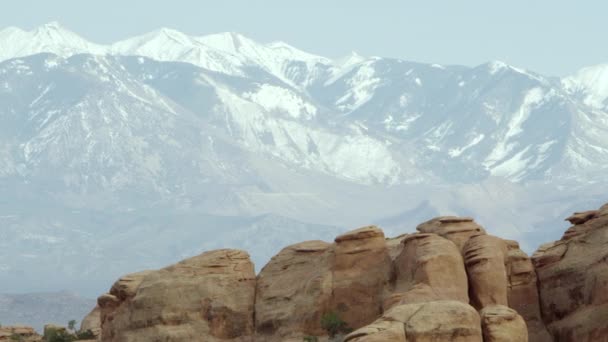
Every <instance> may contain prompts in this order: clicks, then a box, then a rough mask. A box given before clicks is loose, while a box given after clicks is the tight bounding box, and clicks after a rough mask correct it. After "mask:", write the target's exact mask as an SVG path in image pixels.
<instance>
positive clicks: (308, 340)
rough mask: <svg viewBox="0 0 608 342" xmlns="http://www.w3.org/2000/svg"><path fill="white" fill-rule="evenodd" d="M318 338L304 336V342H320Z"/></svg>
mask: <svg viewBox="0 0 608 342" xmlns="http://www.w3.org/2000/svg"><path fill="white" fill-rule="evenodd" d="M318 341H319V339H318V338H317V336H304V342H318Z"/></svg>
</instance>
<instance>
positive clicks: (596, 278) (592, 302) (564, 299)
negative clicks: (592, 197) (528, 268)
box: [532, 205, 608, 342]
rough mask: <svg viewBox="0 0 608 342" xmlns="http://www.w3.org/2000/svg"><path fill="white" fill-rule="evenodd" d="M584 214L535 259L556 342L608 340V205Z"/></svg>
mask: <svg viewBox="0 0 608 342" xmlns="http://www.w3.org/2000/svg"><path fill="white" fill-rule="evenodd" d="M587 213H589V212H587ZM574 216H581V215H579V214H575V215H574ZM583 216H585V219H576V220H571V222H573V223H575V225H574V226H572V227H570V228H569V229H568V230H567V231H566V232H565V233H564V236H563V237H562V239H561V240H559V241H555V242H552V243H548V244H545V245H543V246H541V247H540V248H539V249H538V251H536V253H534V255H533V257H532V260H533V262H534V266H535V267H536V273H537V274H538V280H539V290H540V304H541V309H542V312H543V319H544V321H545V323H546V324H547V328H548V329H549V331H550V332H551V334H552V335H553V336H554V337H555V340H556V341H583V342H585V341H608V323H607V322H608V290H607V289H608V261H607V260H608V205H604V206H603V207H602V208H600V209H599V210H596V211H593V215H583ZM569 219H570V218H569Z"/></svg>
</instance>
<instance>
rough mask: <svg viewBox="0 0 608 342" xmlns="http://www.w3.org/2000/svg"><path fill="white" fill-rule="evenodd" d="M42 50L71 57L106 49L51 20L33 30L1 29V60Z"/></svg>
mask: <svg viewBox="0 0 608 342" xmlns="http://www.w3.org/2000/svg"><path fill="white" fill-rule="evenodd" d="M41 52H48V53H53V54H56V55H59V56H63V57H69V56H72V55H74V54H78V53H91V54H103V53H105V52H106V49H105V47H104V46H101V45H97V44H93V43H90V42H88V41H86V40H85V39H83V38H81V37H80V36H78V35H77V34H75V33H74V32H72V31H69V30H68V29H66V28H64V27H62V26H61V25H59V23H57V22H50V23H48V24H46V25H42V26H40V27H38V28H36V29H34V30H31V31H24V30H21V29H19V28H16V27H9V28H6V29H4V30H2V31H0V61H4V60H7V59H11V58H16V57H24V56H29V55H33V54H37V53H41Z"/></svg>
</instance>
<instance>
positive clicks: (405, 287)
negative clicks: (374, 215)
mask: <svg viewBox="0 0 608 342" xmlns="http://www.w3.org/2000/svg"><path fill="white" fill-rule="evenodd" d="M401 244H402V245H403V248H402V250H401V253H400V255H399V256H398V257H397V258H396V259H395V261H394V265H395V281H394V284H395V285H394V287H393V288H392V289H391V292H392V294H391V295H390V296H388V298H387V300H385V303H384V308H385V310H386V309H388V308H390V307H392V306H393V305H395V304H399V303H412V302H416V301H417V302H423V301H431V300H440V299H444V300H458V301H461V302H464V303H468V302H469V295H468V283H467V274H466V272H465V269H464V264H463V261H462V256H461V255H460V251H459V250H458V247H456V245H455V244H454V243H452V242H451V241H449V240H446V239H444V238H442V237H440V236H439V235H436V234H411V235H408V236H406V237H404V238H403V240H402V242H401Z"/></svg>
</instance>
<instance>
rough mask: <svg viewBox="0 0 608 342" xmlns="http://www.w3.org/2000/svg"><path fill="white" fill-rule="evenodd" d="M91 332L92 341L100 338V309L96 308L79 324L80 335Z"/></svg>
mask: <svg viewBox="0 0 608 342" xmlns="http://www.w3.org/2000/svg"><path fill="white" fill-rule="evenodd" d="M89 331H90V332H91V333H92V334H93V336H94V339H97V338H101V309H100V308H99V306H96V307H95V308H94V309H93V310H91V312H89V314H88V315H86V316H85V318H83V319H82V322H80V330H79V332H80V333H81V334H84V333H87V332H89Z"/></svg>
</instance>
